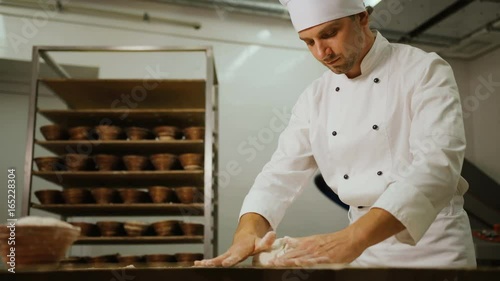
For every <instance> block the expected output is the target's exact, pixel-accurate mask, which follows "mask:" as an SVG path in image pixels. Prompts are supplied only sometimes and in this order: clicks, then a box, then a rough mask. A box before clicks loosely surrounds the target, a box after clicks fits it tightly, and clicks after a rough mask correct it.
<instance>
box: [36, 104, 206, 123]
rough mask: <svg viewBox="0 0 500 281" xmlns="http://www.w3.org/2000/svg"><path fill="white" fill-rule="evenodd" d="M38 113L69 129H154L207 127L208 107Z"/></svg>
mask: <svg viewBox="0 0 500 281" xmlns="http://www.w3.org/2000/svg"><path fill="white" fill-rule="evenodd" d="M38 113H40V114H41V115H42V116H44V117H46V118H47V119H49V120H50V121H52V122H54V123H57V124H60V125H62V126H65V127H71V126H95V125H97V124H100V122H101V121H102V120H107V121H109V122H111V123H112V124H113V125H117V126H137V125H140V126H146V127H154V126H160V125H166V124H178V126H180V127H190V126H204V125H205V108H184V109H175V108H172V109H156V110H154V109H133V110H132V109H109V108H108V109H79V110H57V109H55V110H47V109H39V110H38Z"/></svg>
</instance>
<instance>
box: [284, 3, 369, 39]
mask: <svg viewBox="0 0 500 281" xmlns="http://www.w3.org/2000/svg"><path fill="white" fill-rule="evenodd" d="M280 2H281V4H282V5H283V6H285V7H287V8H288V12H289V13H290V19H291V20H292V24H293V27H294V28H295V30H296V31H297V32H299V31H302V30H304V29H307V28H310V27H313V26H316V25H319V24H322V23H325V22H328V21H332V20H336V19H340V18H343V17H347V16H351V15H355V14H358V13H361V12H364V11H365V10H366V8H365V5H364V4H363V0H280Z"/></svg>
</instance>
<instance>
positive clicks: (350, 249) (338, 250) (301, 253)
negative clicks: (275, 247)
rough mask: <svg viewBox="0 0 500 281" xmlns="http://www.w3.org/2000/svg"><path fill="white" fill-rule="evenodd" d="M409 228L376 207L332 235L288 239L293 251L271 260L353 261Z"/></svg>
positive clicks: (276, 262)
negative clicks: (369, 249)
mask: <svg viewBox="0 0 500 281" xmlns="http://www.w3.org/2000/svg"><path fill="white" fill-rule="evenodd" d="M404 229H405V227H404V225H403V224H401V222H399V221H398V220H397V219H396V218H395V217H394V216H393V215H392V214H390V213H389V212H387V211H385V210H383V209H379V208H372V209H371V210H370V211H369V212H368V213H366V214H365V215H364V216H362V217H361V218H359V219H358V220H357V221H356V222H354V223H353V224H351V225H350V226H348V227H347V228H345V229H343V230H341V231H338V232H334V233H329V234H321V235H313V236H308V237H304V238H288V239H287V240H285V243H288V246H289V248H291V250H290V251H288V252H287V253H286V254H285V255H283V256H281V257H279V258H277V259H274V260H273V261H271V265H275V266H310V265H314V264H319V263H350V262H352V261H354V260H355V259H356V258H357V257H359V256H360V255H361V254H362V253H363V251H364V250H366V249H367V248H368V247H370V246H373V245H375V244H377V243H379V242H382V241H384V240H385V239H387V238H389V237H391V236H392V235H395V234H397V233H399V232H401V231H402V230H404Z"/></svg>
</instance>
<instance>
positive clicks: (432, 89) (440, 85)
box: [372, 54, 466, 245]
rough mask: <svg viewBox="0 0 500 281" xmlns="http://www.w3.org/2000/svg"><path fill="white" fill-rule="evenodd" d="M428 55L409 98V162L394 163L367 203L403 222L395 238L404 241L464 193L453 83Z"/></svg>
mask: <svg viewBox="0 0 500 281" xmlns="http://www.w3.org/2000/svg"><path fill="white" fill-rule="evenodd" d="M428 58H429V60H430V61H429V60H426V62H427V63H426V64H425V67H422V68H421V69H423V70H422V71H420V75H419V76H417V79H416V80H415V86H414V92H413V96H412V97H411V129H410V136H409V147H410V154H411V161H410V163H407V164H401V163H399V164H397V165H398V167H396V168H395V169H394V170H395V171H397V172H396V173H395V174H394V175H393V176H394V181H393V182H392V183H391V184H390V185H389V186H388V187H387V189H386V190H385V191H384V193H383V194H382V195H381V196H380V197H379V198H378V200H377V201H376V202H375V204H374V205H373V206H372V208H373V207H377V208H381V209H384V210H386V211H388V212H389V213H391V214H392V215H393V216H395V217H396V218H397V219H398V220H399V221H400V222H401V223H402V224H403V225H404V226H405V227H406V229H405V230H404V231H402V232H400V233H398V234H397V235H396V238H397V239H398V240H399V241H400V242H402V243H406V244H410V245H415V244H416V243H417V242H418V241H419V240H420V239H421V238H422V236H423V235H424V234H425V232H426V231H427V229H428V228H429V227H430V225H431V224H432V223H433V221H434V220H435V219H436V217H437V215H438V213H439V212H440V211H441V210H442V209H443V208H444V207H445V206H447V205H448V204H449V202H450V200H451V199H452V197H453V196H454V195H455V194H457V193H458V194H460V193H463V192H465V191H459V190H457V189H458V182H459V179H460V172H461V169H462V164H463V159H464V153H465V145H466V142H465V132H464V126H463V119H462V109H461V104H460V96H459V93H458V88H457V84H456V81H455V79H454V76H453V71H452V69H451V67H450V66H449V65H448V64H447V63H446V62H445V61H444V60H443V59H441V58H440V57H439V56H437V55H435V54H430V55H429V57H428ZM401 165H403V166H405V167H401Z"/></svg>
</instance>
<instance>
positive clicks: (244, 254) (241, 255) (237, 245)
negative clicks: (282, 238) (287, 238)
mask: <svg viewBox="0 0 500 281" xmlns="http://www.w3.org/2000/svg"><path fill="white" fill-rule="evenodd" d="M274 240H276V232H274V231H270V232H268V233H267V234H266V235H264V237H262V238H259V237H257V236H256V235H253V234H247V233H243V234H238V235H236V236H235V239H234V242H233V245H231V247H230V248H229V250H227V251H226V252H225V253H224V254H222V255H220V256H218V257H215V258H213V259H209V260H201V261H195V263H194V265H195V266H233V265H235V264H237V263H239V262H241V261H243V260H245V259H246V258H248V257H249V256H253V255H255V254H258V253H260V252H263V251H267V250H269V249H271V246H272V245H273V243H274Z"/></svg>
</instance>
